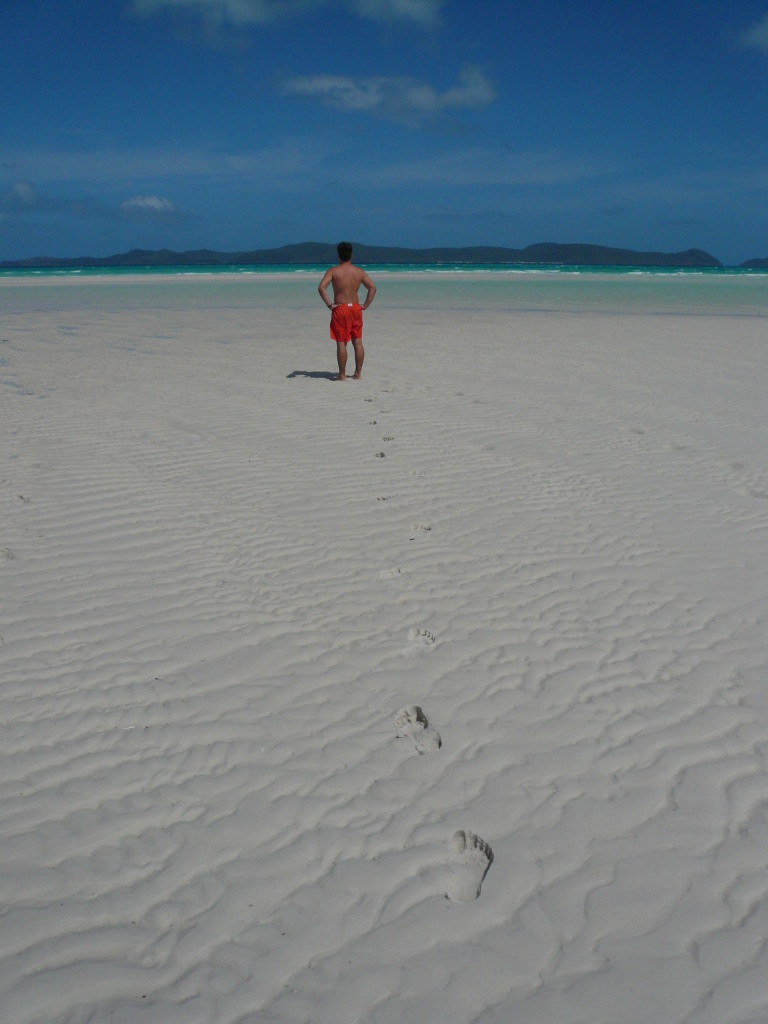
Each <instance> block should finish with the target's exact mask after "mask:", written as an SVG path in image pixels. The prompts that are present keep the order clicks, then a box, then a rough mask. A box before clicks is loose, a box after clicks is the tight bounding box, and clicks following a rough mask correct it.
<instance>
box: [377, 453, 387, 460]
mask: <svg viewBox="0 0 768 1024" xmlns="http://www.w3.org/2000/svg"><path fill="white" fill-rule="evenodd" d="M376 458H377V459H385V458H386V454H385V453H384V452H376Z"/></svg>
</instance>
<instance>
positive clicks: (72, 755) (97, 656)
mask: <svg viewBox="0 0 768 1024" xmlns="http://www.w3.org/2000/svg"><path fill="white" fill-rule="evenodd" d="M396 298H397V296H396V294H395V295H394V296H393V299H392V301H391V305H390V308H389V309H387V308H386V307H385V304H384V302H380V304H379V306H377V307H374V310H378V313H377V317H375V316H374V315H373V310H372V311H371V314H370V316H369V319H368V321H367V331H368V337H367V342H368V349H369V356H368V360H367V363H366V373H367V379H366V380H364V381H363V382H361V383H360V384H359V385H358V384H352V383H350V384H349V385H345V386H343V387H342V386H341V385H338V386H337V385H333V386H332V385H330V384H326V381H325V380H324V379H323V378H322V377H318V376H316V375H315V376H313V375H312V374H313V373H314V372H315V371H318V372H319V371H321V370H322V369H323V367H324V365H325V363H330V361H331V355H332V353H330V352H329V351H326V350H325V349H324V348H323V347H322V346H321V345H319V344H318V342H317V341H316V338H317V337H318V335H319V336H320V337H321V338H322V337H324V334H323V331H324V330H325V328H324V326H323V325H321V326H320V327H318V322H317V321H318V315H317V313H316V310H315V309H314V306H313V307H311V308H309V307H307V308H304V307H302V305H301V303H298V304H297V306H296V308H295V309H293V310H292V311H291V312H289V313H288V314H287V316H286V314H285V313H284V312H281V314H280V315H278V310H277V309H275V310H274V311H273V310H272V309H271V307H270V308H266V310H265V311H264V313H263V315H262V316H261V317H257V316H256V315H255V313H254V312H253V310H252V309H247V308H242V306H243V304H242V303H241V304H238V303H237V302H234V301H233V302H232V303H230V304H227V303H224V302H222V303H221V304H220V306H219V308H217V309H216V310H215V315H214V313H211V314H209V315H207V316H203V317H201V315H200V313H199V311H191V312H190V311H185V310H184V309H183V308H174V307H173V306H172V304H171V305H166V306H165V307H164V306H163V305H162V304H158V305H156V306H152V305H148V306H146V307H140V306H137V308H136V309H134V310H128V311H122V312H121V313H119V315H116V316H107V315H105V314H102V313H100V312H99V310H98V308H97V307H96V306H94V307H93V308H88V307H86V306H85V305H84V306H83V308H82V309H78V308H77V307H76V304H75V307H74V308H73V307H72V305H71V303H70V305H69V306H68V307H67V308H62V309H58V310H57V309H55V308H54V309H51V310H49V311H48V312H45V313H40V314H37V315H36V316H35V318H34V329H32V328H31V327H30V326H29V317H21V316H19V317H18V318H17V319H14V318H13V317H12V316H9V317H8V318H7V320H6V323H5V327H4V331H5V335H6V337H7V340H6V342H5V343H4V345H3V346H2V357H3V363H2V368H1V375H0V389H2V395H0V399H1V402H0V418H1V419H2V424H1V425H2V428H3V436H4V438H7V442H6V443H5V444H4V448H3V452H2V454H1V455H0V481H1V484H0V501H1V502H2V520H1V521H2V524H3V526H2V537H0V574H2V593H3V599H2V601H3V605H2V622H1V624H0V645H1V646H0V712H1V713H0V741H1V742H0V759H1V764H2V770H1V771H0V815H1V819H2V820H1V826H2V828H1V832H0V835H1V836H2V839H1V843H2V851H1V853H2V865H3V870H2V873H1V876H0V894H1V901H0V902H1V905H2V912H1V915H0V1007H2V1013H0V1017H2V1020H3V1022H4V1024H103V1022H106V1021H110V1022H112V1024H139V1022H141V1024H147V1022H152V1024H176V1022H178V1024H198V1022H200V1024H203V1022H205V1024H257V1022H258V1024H268V1022H270V1024H271V1022H280V1024H283V1022H284V1024H300V1022H311V1024H326V1022H327V1024H330V1022H334V1024H337V1022H338V1024H345V1022H356V1021H366V1022H376V1024H396V1022H397V1024H402V1022H403V1021H422V1022H431V1021H440V1022H441V1024H469V1022H487V1024H491V1022H492V1021H514V1022H515V1024H541V1022H542V1021H557V1022H559V1024H578V1022H582V1021H585V1020H589V1021H590V1022H591V1024H648V1022H649V1021H654V1022H664V1024H674V1022H680V1024H682V1022H686V1024H723V1022H725V1021H733V1022H737V1021H739V1022H745V1024H746V1022H747V1021H758V1020H765V1019H767V1018H768V951H767V949H768V947H767V945H766V944H767V942H768V873H767V872H766V862H767V859H768V772H767V771H766V769H767V768H768V765H767V764H766V759H767V755H768V696H767V694H768V690H766V678H767V675H768V657H767V655H766V646H765V635H766V632H765V623H766V611H767V599H768V569H767V568H766V567H767V566H768V560H767V559H766V557H765V556H766V554H768V545H767V544H766V527H768V500H766V494H768V483H767V482H768V466H767V465H766V462H765V445H764V438H765V437H766V436H767V434H766V430H767V428H768V422H766V420H768V414H767V413H766V403H765V402H764V394H765V390H766V387H765V385H766V384H767V383H768V374H767V373H766V370H767V369H768V347H766V345H765V343H764V327H762V326H761V324H760V323H759V322H756V321H755V320H748V319H745V320H740V319H738V318H728V317H719V318H714V317H713V318H703V317H698V318H688V319H687V318H684V317H667V316H664V317H662V316H659V317H617V316H599V315H589V316H587V315H584V316H581V317H576V316H574V317H570V318H569V317H565V316H558V315H554V314H547V315H545V314H517V315H514V316H512V315H509V314H506V313H504V312H503V311H499V312H496V311H494V312H493V313H489V314H486V315H485V320H484V322H483V323H482V325H480V326H481V327H482V330H483V339H484V340H483V343H482V352H481V353H480V352H479V351H478V347H477V345H476V344H473V345H468V344H467V338H468V337H469V336H470V335H471V334H472V332H473V330H475V329H476V327H477V325H478V322H479V319H480V318H479V317H478V318H477V320H476V321H473V324H474V326H473V325H470V326H467V325H463V324H462V323H461V322H459V326H458V334H457V333H456V329H454V328H455V324H456V317H457V315H458V317H459V320H460V319H461V317H460V314H455V313H454V314H453V315H452V317H451V318H450V319H449V318H448V317H447V316H441V314H440V313H439V312H438V311H437V310H435V309H426V308H425V309H422V310H418V309H417V310H416V311H415V312H414V311H413V310H411V313H412V314H413V315H415V316H417V317H419V316H421V317H422V320H423V324H422V334H421V336H420V339H419V346H418V351H417V350H415V349H414V348H413V346H412V344H411V341H412V339H410V338H408V339H406V338H400V337H398V336H397V330H396V328H394V327H393V323H395V322H396V321H397V315H396V314H397V313H398V308H397V301H396ZM486 321H487V322H486ZM452 329H453V333H452ZM278 330H279V331H280V332H282V333H281V337H285V331H286V330H288V332H289V336H288V340H287V341H286V342H285V345H286V348H285V350H284V351H282V352H281V351H280V350H279V349H278V348H276V346H275V339H276V334H275V332H276V331H278ZM393 333H394V336H393ZM734 352H737V353H738V355H739V357H740V362H739V364H738V365H735V364H736V359H735V357H734ZM404 366H407V367H408V375H407V376H406V377H403V376H402V375H401V370H402V367H404ZM491 369H492V372H491ZM295 370H298V371H301V372H299V373H296V374H294V375H291V372H292V371H295ZM304 371H306V372H304ZM372 421H373V422H372ZM340 424H341V426H340ZM382 450H384V451H385V453H386V458H384V459H377V458H375V455H376V453H377V452H380V451H382ZM414 705H418V706H419V707H423V708H424V709H425V710H426V711H427V713H428V715H429V721H430V722H431V723H434V725H435V726H436V727H437V728H438V729H439V731H440V736H441V738H442V747H441V748H440V749H439V750H436V751H435V752H433V753H430V755H429V756H425V757H421V756H418V752H417V751H416V750H415V749H414V744H413V743H412V742H399V741H397V740H396V739H395V731H394V727H393V722H394V715H395V713H396V712H397V709H398V708H404V707H405V708H408V707H411V706H414ZM458 830H465V832H462V834H466V835H469V836H473V837H474V839H477V837H478V836H482V837H483V839H484V840H486V841H487V842H488V843H490V844H491V845H492V847H493V866H492V868H491V870H490V871H489V872H488V874H487V877H485V879H484V881H483V882H482V886H483V887H482V894H481V896H480V898H479V899H477V900H468V901H467V902H461V901H459V902H452V901H449V900H446V899H445V893H446V891H447V887H449V884H450V872H451V858H450V856H449V851H448V848H447V845H446V844H447V843H448V842H449V841H450V839H451V836H454V835H455V834H457V832H458ZM469 830H471V831H469ZM463 898H464V897H463V896H462V899H463Z"/></svg>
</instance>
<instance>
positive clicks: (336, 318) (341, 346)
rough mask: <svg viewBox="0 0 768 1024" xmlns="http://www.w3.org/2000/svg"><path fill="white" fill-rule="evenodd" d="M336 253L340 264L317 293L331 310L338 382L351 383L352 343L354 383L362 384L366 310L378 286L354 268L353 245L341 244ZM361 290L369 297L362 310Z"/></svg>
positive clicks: (332, 269)
mask: <svg viewBox="0 0 768 1024" xmlns="http://www.w3.org/2000/svg"><path fill="white" fill-rule="evenodd" d="M336 252H337V253H338V254H339V264H338V266H336V267H331V268H330V269H329V270H326V272H325V274H324V275H323V279H322V281H321V282H320V284H319V285H318V286H317V290H318V291H319V292H320V296H321V298H322V300H323V302H324V303H325V304H326V306H327V307H328V309H330V310H331V338H333V340H334V341H335V342H336V357H337V359H338V363H339V375H338V377H337V378H336V380H346V379H347V372H346V371H347V345H348V344H349V342H350V341H351V342H352V348H353V349H354V351H355V372H354V373H353V374H352V379H353V380H360V377H361V375H362V372H363V359H365V350H364V349H363V310H364V309H368V307H369V306H370V304H371V303H372V302H373V297H374V295H375V294H376V285H375V284H374V283H373V281H372V280H371V279H370V277H368V275H367V274H366V272H365V271H364V270H362V269H361V268H360V267H355V266H353V264H352V243H351V242H339V244H338V245H337V246H336ZM329 284H332V285H333V302H330V301H329V299H328V295H327V293H326V288H327V287H328V285H329ZM361 286H362V287H363V288H365V290H366V293H367V294H366V299H365V302H364V303H363V305H362V306H361V305H360V301H359V298H358V292H359V290H360V287H361Z"/></svg>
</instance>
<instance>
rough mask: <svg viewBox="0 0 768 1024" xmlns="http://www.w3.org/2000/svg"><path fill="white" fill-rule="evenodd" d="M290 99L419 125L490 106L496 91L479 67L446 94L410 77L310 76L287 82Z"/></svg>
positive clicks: (466, 72)
mask: <svg viewBox="0 0 768 1024" xmlns="http://www.w3.org/2000/svg"><path fill="white" fill-rule="evenodd" d="M282 91H283V93H284V94H285V95H287V96H305V97H308V98H310V99H317V100H320V101H321V102H322V103H324V104H326V105H327V106H329V107H334V108H336V109H337V110H344V111H348V112H351V111H360V112H363V113H368V114H374V115H376V116H378V117H385V118H388V119H390V120H393V121H401V122H405V123H410V124H417V123H420V122H422V121H424V120H425V119H428V118H430V117H434V116H435V115H437V114H441V113H443V112H445V111H449V110H462V109H465V110H466V109H469V108H473V107H474V108H478V107H487V106H489V105H490V104H491V103H493V101H494V100H495V98H496V90H495V89H494V87H493V85H492V83H491V82H490V81H489V79H488V78H487V77H486V76H485V75H484V74H483V72H482V71H480V69H479V68H472V67H467V68H464V69H463V70H462V71H461V72H460V74H459V76H458V81H457V83H456V85H454V86H453V87H452V88H450V89H446V90H445V91H444V92H440V91H439V90H437V89H435V87H434V86H432V85H429V84H428V83H427V82H421V81H419V80H418V79H416V78H410V77H396V78H387V77H371V78H350V77H347V76H344V75H309V76H306V77H297V78H289V79H286V80H285V81H284V82H283V83H282Z"/></svg>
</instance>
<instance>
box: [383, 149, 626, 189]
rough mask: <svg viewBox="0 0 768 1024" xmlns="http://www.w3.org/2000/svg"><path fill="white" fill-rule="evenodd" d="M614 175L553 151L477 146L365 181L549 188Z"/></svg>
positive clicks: (388, 167)
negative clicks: (513, 149)
mask: <svg viewBox="0 0 768 1024" xmlns="http://www.w3.org/2000/svg"><path fill="white" fill-rule="evenodd" d="M614 171H615V168H614V167H613V166H612V165H610V164H609V163H607V162H606V161H605V160H601V159H599V158H592V157H580V156H574V155H570V154H566V153H562V152H558V151H556V150H551V151H541V152H517V151H509V150H506V149H495V148H493V147H491V146H488V147H480V146H477V147H472V148H468V149H458V150H453V151H451V152H448V153H443V154H440V155H438V156H433V157H425V158H423V159H408V160H398V161H392V162H390V163H386V164H382V165H380V166H379V167H377V168H376V169H375V170H373V171H370V172H369V173H368V174H367V176H366V180H367V181H368V182H369V184H376V185H378V186H379V187H381V188H387V187H390V188H400V187H402V186H417V187H418V186H422V185H437V186H446V187H449V188H453V187H466V186H471V187H480V186H483V187H489V186H497V185H498V186H505V187H529V186H530V187H533V188H542V187H543V188H551V187H555V186H561V185H565V186H567V185H572V184H575V183H576V182H583V181H590V180H599V179H604V178H606V177H610V176H611V175H612V174H613V173H614Z"/></svg>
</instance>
